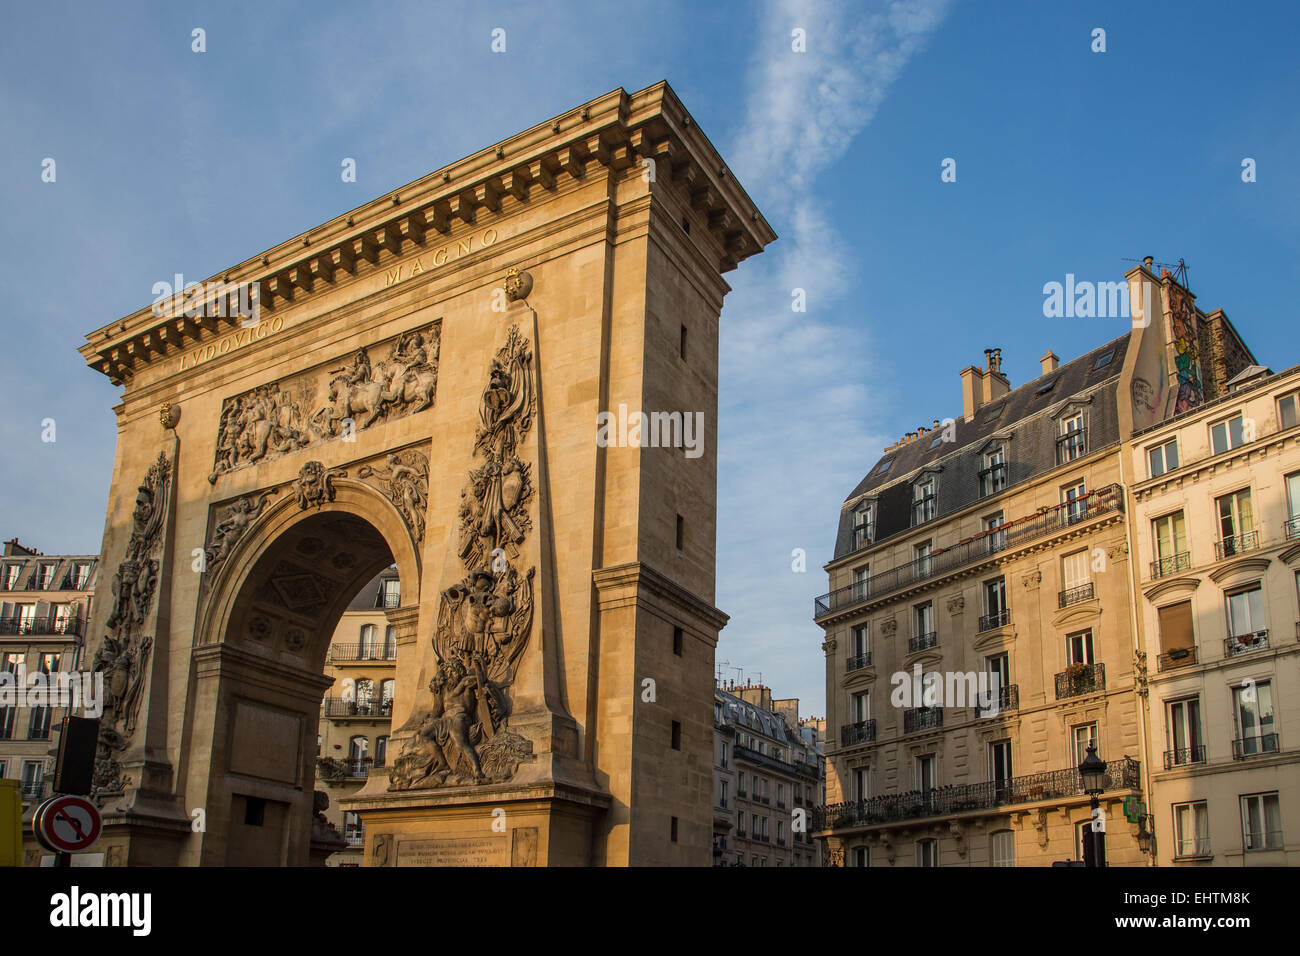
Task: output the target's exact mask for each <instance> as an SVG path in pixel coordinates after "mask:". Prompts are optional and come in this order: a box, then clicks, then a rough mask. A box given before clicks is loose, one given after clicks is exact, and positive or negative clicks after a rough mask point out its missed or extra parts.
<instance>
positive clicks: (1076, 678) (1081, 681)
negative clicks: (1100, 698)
mask: <svg viewBox="0 0 1300 956" xmlns="http://www.w3.org/2000/svg"><path fill="white" fill-rule="evenodd" d="M1105 689H1106V665H1105V664H1071V665H1070V666H1069V667H1068V668H1066V669H1065V670H1063V671H1061V672H1060V673H1059V674H1057V675H1056V699H1057V700H1065V699H1066V698H1068V697H1079V696H1081V695H1083V694H1092V693H1095V692H1097V691H1099V690H1105Z"/></svg>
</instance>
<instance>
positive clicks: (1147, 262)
mask: <svg viewBox="0 0 1300 956" xmlns="http://www.w3.org/2000/svg"><path fill="white" fill-rule="evenodd" d="M1155 261H1156V260H1155V259H1154V258H1153V257H1152V256H1143V257H1142V265H1143V267H1145V268H1146V270H1147V272H1150V271H1151V266H1152V265H1153V264H1154V263H1155Z"/></svg>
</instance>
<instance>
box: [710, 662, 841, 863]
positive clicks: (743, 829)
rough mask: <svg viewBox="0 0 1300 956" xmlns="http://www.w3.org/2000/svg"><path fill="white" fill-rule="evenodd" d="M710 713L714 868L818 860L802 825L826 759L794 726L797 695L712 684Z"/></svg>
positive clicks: (759, 687) (816, 794)
mask: <svg viewBox="0 0 1300 956" xmlns="http://www.w3.org/2000/svg"><path fill="white" fill-rule="evenodd" d="M713 715H714V720H713V723H714V800H713V802H714V828H713V862H714V865H715V866H818V865H820V862H821V853H820V848H819V847H818V845H817V844H816V842H815V841H814V840H813V839H812V835H811V832H810V828H809V827H808V826H807V825H806V822H807V819H808V817H809V814H810V813H811V811H812V809H813V807H814V806H815V805H816V801H818V800H820V799H821V797H820V794H821V788H822V777H823V774H824V765H825V758H824V756H823V754H822V753H821V752H820V750H819V748H818V745H817V741H816V740H815V736H814V735H811V734H807V733H805V732H804V731H803V728H802V727H801V722H800V719H799V701H798V698H785V699H773V697H772V691H771V689H770V688H769V687H767V686H765V685H763V684H752V683H751V684H745V685H741V686H738V685H736V684H734V683H732V684H728V685H727V686H726V687H723V686H722V685H719V687H718V688H717V690H715V692H714V704H713ZM796 821H797V822H796Z"/></svg>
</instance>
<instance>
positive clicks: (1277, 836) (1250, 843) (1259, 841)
mask: <svg viewBox="0 0 1300 956" xmlns="http://www.w3.org/2000/svg"><path fill="white" fill-rule="evenodd" d="M1246 849H1247V850H1280V849H1282V831H1281V830H1268V831H1266V832H1264V833H1247V834H1246Z"/></svg>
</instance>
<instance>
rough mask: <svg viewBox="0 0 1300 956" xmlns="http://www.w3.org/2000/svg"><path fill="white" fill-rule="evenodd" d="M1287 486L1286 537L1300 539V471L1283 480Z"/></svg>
mask: <svg viewBox="0 0 1300 956" xmlns="http://www.w3.org/2000/svg"><path fill="white" fill-rule="evenodd" d="M1282 483H1283V484H1284V485H1286V514H1287V521H1286V529H1285V530H1286V536H1287V539H1288V540H1290V539H1291V538H1296V537H1300V471H1297V472H1293V473H1292V474H1289V475H1287V476H1286V477H1285V478H1284V479H1282Z"/></svg>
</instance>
